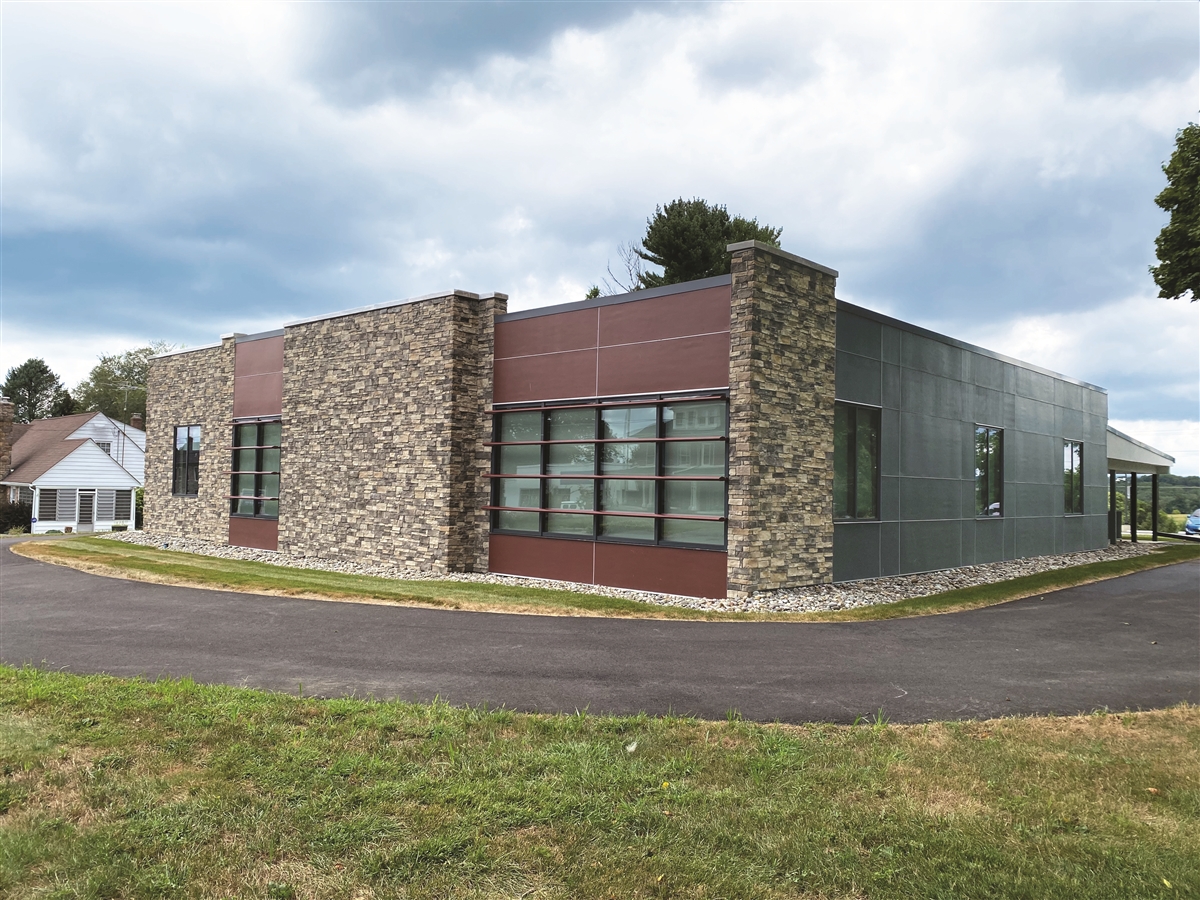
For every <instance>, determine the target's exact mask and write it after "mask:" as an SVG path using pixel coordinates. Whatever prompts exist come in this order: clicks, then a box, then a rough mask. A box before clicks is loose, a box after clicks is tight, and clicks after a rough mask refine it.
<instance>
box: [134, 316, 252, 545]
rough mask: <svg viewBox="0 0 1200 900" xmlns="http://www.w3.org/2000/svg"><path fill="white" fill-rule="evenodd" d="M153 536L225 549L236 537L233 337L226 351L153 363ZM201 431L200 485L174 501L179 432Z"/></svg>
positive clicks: (149, 520)
mask: <svg viewBox="0 0 1200 900" xmlns="http://www.w3.org/2000/svg"><path fill="white" fill-rule="evenodd" d="M146 404H147V408H146V484H145V496H144V504H145V523H144V526H143V527H144V528H145V530H146V531H148V532H151V533H154V534H161V535H167V536H173V537H196V538H201V539H203V540H208V541H219V542H220V543H222V544H223V543H225V542H226V541H227V540H228V537H229V500H228V499H227V498H228V496H229V476H228V474H226V473H227V472H228V471H229V466H230V456H229V450H228V449H227V448H228V447H229V445H230V441H231V434H232V432H231V429H230V422H231V420H232V418H233V338H232V337H227V338H224V339H223V340H222V341H221V346H220V347H211V348H207V349H203V350H190V351H186V352H183V353H175V354H172V355H171V356H164V357H160V358H158V359H154V360H151V361H150V371H149V374H148V376H147V379H146ZM176 425H199V426H200V428H201V432H200V440H201V449H200V487H199V493H198V495H197V496H195V497H173V496H172V495H171V477H172V465H173V461H174V446H175V426H176Z"/></svg>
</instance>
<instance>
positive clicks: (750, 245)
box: [725, 241, 838, 278]
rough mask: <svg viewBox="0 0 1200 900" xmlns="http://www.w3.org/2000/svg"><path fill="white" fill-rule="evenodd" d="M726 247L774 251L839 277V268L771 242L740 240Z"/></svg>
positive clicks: (732, 250) (733, 250) (727, 249)
mask: <svg viewBox="0 0 1200 900" xmlns="http://www.w3.org/2000/svg"><path fill="white" fill-rule="evenodd" d="M725 249H726V251H728V252H729V253H733V252H735V251H737V250H763V251H765V252H767V253H774V254H775V255H776V256H782V257H783V258H784V259H788V260H791V261H792V262H794V263H800V265H802V266H808V267H809V268H810V269H816V270H817V271H818V272H824V273H825V274H826V275H832V276H833V277H834V278H837V277H838V272H837V269H831V268H829V266H823V265H821V264H820V263H818V262H813V261H812V260H811V259H805V258H804V257H803V256H797V255H796V254H795V253H788V252H787V251H786V250H781V249H780V248H778V247H774V246H772V245H771V244H764V243H763V242H762V241H738V242H737V243H736V244H730V245H729V246H727V247H726V248H725Z"/></svg>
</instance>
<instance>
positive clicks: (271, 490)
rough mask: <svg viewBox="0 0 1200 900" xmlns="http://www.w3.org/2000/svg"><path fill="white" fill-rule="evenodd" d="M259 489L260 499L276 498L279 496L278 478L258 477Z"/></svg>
mask: <svg viewBox="0 0 1200 900" xmlns="http://www.w3.org/2000/svg"><path fill="white" fill-rule="evenodd" d="M259 478H260V479H261V488H260V492H259V496H260V497H278V496H279V476H278V475H260V476H259Z"/></svg>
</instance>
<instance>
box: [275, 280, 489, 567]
mask: <svg viewBox="0 0 1200 900" xmlns="http://www.w3.org/2000/svg"><path fill="white" fill-rule="evenodd" d="M505 303H506V298H505V297H504V296H503V295H494V296H492V297H485V298H480V297H478V296H477V295H475V294H469V293H466V292H464V291H455V292H454V293H453V294H448V295H446V296H443V297H435V298H432V299H427V300H421V301H418V302H413V303H406V304H400V305H396V306H389V307H385V308H382V309H375V310H367V311H364V312H358V313H353V314H350V315H342V316H335V317H331V318H326V319H320V320H318V321H314V322H305V323H300V324H297V325H290V326H288V327H287V328H286V329H285V332H284V368H283V423H284V426H283V448H282V463H281V469H282V475H281V479H280V503H279V507H280V518H279V549H280V550H281V551H284V552H288V553H297V554H303V555H313V556H324V557H334V558H344V559H354V560H359V561H373V562H386V563H398V564H403V565H408V566H412V567H414V568H419V569H424V570H430V571H435V572H445V571H486V570H487V516H486V513H485V512H484V511H483V510H482V507H483V506H484V505H486V503H487V497H488V491H487V484H486V481H487V479H486V478H485V477H484V475H485V474H486V472H487V471H488V470H489V468H488V467H489V464H490V457H489V455H488V453H487V448H486V447H484V441H486V440H488V439H489V438H490V434H491V428H490V423H489V422H488V420H487V418H486V416H485V410H486V409H487V406H488V404H489V401H490V394H491V381H492V335H493V333H494V321H495V315H496V313H497V312H503V311H504V307H505Z"/></svg>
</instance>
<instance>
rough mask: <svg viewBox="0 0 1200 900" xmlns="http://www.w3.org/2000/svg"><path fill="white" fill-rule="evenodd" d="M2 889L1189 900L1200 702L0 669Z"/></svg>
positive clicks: (1199, 772)
mask: <svg viewBox="0 0 1200 900" xmlns="http://www.w3.org/2000/svg"><path fill="white" fill-rule="evenodd" d="M0 764H2V765H3V773H4V774H3V780H2V781H0V896H4V897H6V898H13V900H17V898H35V897H38V898H47V897H131V898H133V897H136V898H142V897H145V898H151V897H195V898H208V897H262V898H286V897H294V898H307V897H330V898H334V897H337V898H350V897H356V898H372V897H380V898H382V897H412V898H480V897H530V898H564V900H565V898H611V897H620V898H625V897H689V898H691V897H701V898H717V897H728V898H782V897H813V898H816V897H821V898H890V897H895V898H911V897H922V898H967V897H978V898H984V897H986V898H1007V897H1012V898H1039V900H1042V898H1064V900H1080V898H1121V900H1127V898H1143V897H1145V898H1151V897H1153V898H1159V897H1189V896H1192V897H1195V896H1200V863H1198V860H1200V709H1197V708H1196V707H1194V706H1180V707H1176V708H1173V709H1169V710H1164V711H1158V712H1144V713H1132V714H1124V715H1109V714H1104V713H1099V714H1096V715H1092V716H1084V717H1073V718H1030V719H1001V720H994V721H987V722H971V723H951V724H932V725H928V726H892V725H889V724H887V723H886V722H866V723H862V724H860V725H856V726H830V725H812V726H800V727H793V726H772V725H754V724H749V723H745V722H742V721H738V720H736V719H733V720H730V721H722V722H706V721H697V720H689V719H675V718H662V719H659V718H648V717H645V716H636V717H623V718H612V717H599V716H591V715H587V714H578V715H564V716H536V715H523V714H516V713H512V712H509V711H505V710H488V709H457V708H452V707H449V706H446V705H444V704H436V703H435V704H433V705H409V704H404V703H397V702H386V703H384V702H372V701H369V700H354V699H344V700H312V699H306V698H298V697H293V696H288V695H281V694H269V693H264V692H259V691H251V690H245V689H236V688H228V687H205V686H200V685H196V684H194V683H191V682H188V681H158V682H154V683H148V682H144V681H139V680H133V681H126V680H120V679H114V678H108V677H103V676H88V677H81V676H72V675H65V674H61V673H47V672H42V671H37V670H34V669H28V668H27V669H19V670H17V669H12V668H7V667H0Z"/></svg>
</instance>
